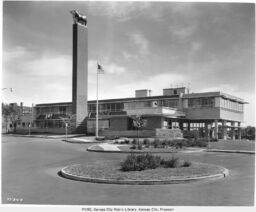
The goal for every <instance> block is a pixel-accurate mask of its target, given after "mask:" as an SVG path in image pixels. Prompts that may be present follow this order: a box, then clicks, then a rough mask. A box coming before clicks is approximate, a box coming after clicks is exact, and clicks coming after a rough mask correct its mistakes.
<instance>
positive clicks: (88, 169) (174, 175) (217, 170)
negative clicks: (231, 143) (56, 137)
mask: <svg viewBox="0 0 256 212" xmlns="http://www.w3.org/2000/svg"><path fill="white" fill-rule="evenodd" d="M61 174H62V175H63V176H64V177H67V178H70V179H75V180H81V181H86V182H95V183H113V184H167V183H183V182H190V181H197V180H203V179H209V178H221V177H225V176H226V175H227V174H228V171H227V170H226V169H225V168H223V167H220V166H216V165H211V164H203V163H196V162H190V161H183V160H181V159H179V158H175V157H171V158H161V157H160V156H153V155H151V154H141V155H133V154H132V155H128V156H127V158H126V159H125V160H124V161H122V162H120V161H104V162H100V163H99V162H97V163H96V162H95V163H87V164H75V165H70V166H67V167H65V168H63V169H62V170H61Z"/></svg>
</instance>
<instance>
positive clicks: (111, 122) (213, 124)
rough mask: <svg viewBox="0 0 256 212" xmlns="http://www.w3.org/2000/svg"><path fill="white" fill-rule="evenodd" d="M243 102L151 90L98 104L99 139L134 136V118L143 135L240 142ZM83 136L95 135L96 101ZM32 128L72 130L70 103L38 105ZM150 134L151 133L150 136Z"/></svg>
mask: <svg viewBox="0 0 256 212" xmlns="http://www.w3.org/2000/svg"><path fill="white" fill-rule="evenodd" d="M245 103H246V102H244V101H243V100H242V99H240V98H237V97H234V96H231V95H228V94H225V93H222V92H205V93H189V92H188V89H186V88H185V87H180V88H167V89H163V95H161V96H151V91H150V90H147V89H145V90H137V91H136V92H135V97H134V98H119V99H105V100H99V130H100V135H109V134H115V135H126V136H129V135H133V133H132V132H134V131H136V127H135V126H134V124H133V117H135V116H141V117H142V118H143V119H145V121H146V124H145V126H144V127H143V129H142V130H143V131H144V132H145V133H146V134H145V135H152V136H154V133H152V132H153V131H155V130H156V129H175V128H179V129H181V130H182V131H184V132H185V131H197V132H198V133H199V135H200V137H212V138H223V139H227V138H230V139H235V138H237V139H240V138H241V122H243V116H244V112H243V105H244V104H245ZM87 107H88V114H87V118H86V127H85V128H84V131H83V132H84V133H87V134H94V133H95V123H96V119H95V117H96V101H88V105H87ZM35 117H36V119H35V124H36V126H37V127H38V128H41V129H45V130H48V131H49V132H50V131H55V132H56V131H61V129H62V130H64V129H65V126H66V125H65V123H68V124H69V126H72V103H71V102H63V103H53V104H38V105H36V107H35ZM150 132H151V133H150Z"/></svg>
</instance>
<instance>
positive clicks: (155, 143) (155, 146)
mask: <svg viewBox="0 0 256 212" xmlns="http://www.w3.org/2000/svg"><path fill="white" fill-rule="evenodd" d="M159 143H160V140H159V139H158V138H156V139H155V140H154V141H153V146H154V148H158V146H159Z"/></svg>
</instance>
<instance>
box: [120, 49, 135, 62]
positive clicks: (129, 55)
mask: <svg viewBox="0 0 256 212" xmlns="http://www.w3.org/2000/svg"><path fill="white" fill-rule="evenodd" d="M122 55H123V57H124V59H125V60H126V61H132V60H134V59H138V56H137V55H133V54H130V53H128V52H126V51H123V52H122Z"/></svg>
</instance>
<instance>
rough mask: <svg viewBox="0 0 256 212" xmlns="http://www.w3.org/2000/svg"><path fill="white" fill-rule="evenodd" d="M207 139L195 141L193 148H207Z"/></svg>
mask: <svg viewBox="0 0 256 212" xmlns="http://www.w3.org/2000/svg"><path fill="white" fill-rule="evenodd" d="M208 141H209V140H208V138H201V139H197V140H196V141H195V146H198V147H207V145H208Z"/></svg>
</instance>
